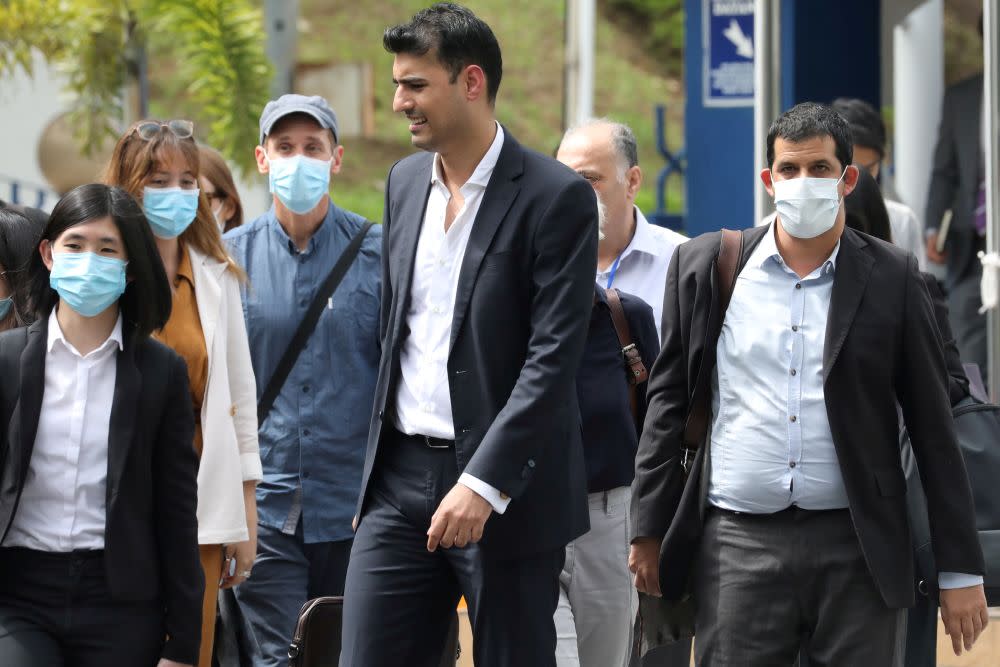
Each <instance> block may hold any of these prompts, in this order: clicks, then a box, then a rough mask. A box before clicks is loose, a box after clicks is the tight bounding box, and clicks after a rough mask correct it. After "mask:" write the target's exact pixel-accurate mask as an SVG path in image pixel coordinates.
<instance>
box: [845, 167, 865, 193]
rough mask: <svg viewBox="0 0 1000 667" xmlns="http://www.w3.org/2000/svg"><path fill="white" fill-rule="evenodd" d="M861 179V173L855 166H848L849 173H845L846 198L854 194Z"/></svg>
mask: <svg viewBox="0 0 1000 667" xmlns="http://www.w3.org/2000/svg"><path fill="white" fill-rule="evenodd" d="M860 177H861V172H859V171H858V168H857V167H855V166H854V165H853V164H852V165H848V167H847V171H845V172H844V196H845V197H846V196H847V195H849V194H851V193H852V192H854V188H855V187H857V185H858V178H860Z"/></svg>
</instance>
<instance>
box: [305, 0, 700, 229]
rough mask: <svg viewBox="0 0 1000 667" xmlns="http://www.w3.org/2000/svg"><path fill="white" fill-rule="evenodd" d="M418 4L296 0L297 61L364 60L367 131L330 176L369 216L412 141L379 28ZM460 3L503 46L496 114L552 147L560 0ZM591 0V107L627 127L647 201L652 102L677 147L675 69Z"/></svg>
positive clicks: (655, 166)
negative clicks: (664, 115) (368, 77)
mask: <svg viewBox="0 0 1000 667" xmlns="http://www.w3.org/2000/svg"><path fill="white" fill-rule="evenodd" d="M662 1H663V2H665V3H666V4H667V5H675V4H677V3H676V2H675V1H674V0H662ZM427 4H428V3H427V2H425V1H422V0H417V1H414V0H366V1H365V2H356V3H348V2H331V1H330V0H300V14H301V17H302V20H301V21H300V25H299V28H300V37H299V61H300V63H302V64H305V65H318V64H325V63H348V62H370V63H371V64H372V68H373V71H374V78H375V82H374V83H375V85H374V93H375V136H374V137H373V138H371V139H345V141H344V144H345V158H344V160H345V163H344V169H343V171H342V172H341V174H340V175H338V176H337V177H336V179H335V180H334V183H333V195H334V199H335V200H336V201H337V202H338V203H339V204H340V205H341V206H345V207H347V208H352V209H354V210H356V211H358V212H359V213H361V214H363V215H366V216H368V217H370V218H373V219H376V220H377V219H380V218H381V212H382V201H383V199H382V197H383V186H384V181H383V179H384V177H385V174H386V172H387V170H388V168H389V167H390V166H391V165H392V163H393V162H394V161H395V160H397V159H399V158H400V157H402V156H404V155H406V154H407V153H409V152H410V151H411V150H412V149H411V147H410V144H409V137H408V133H407V129H406V123H405V121H404V120H403V119H402V118H400V117H399V116H398V115H397V114H394V113H393V112H392V95H393V86H392V73H391V72H392V56H391V55H390V54H387V53H386V52H385V51H384V50H383V49H382V32H383V30H384V29H385V27H386V26H387V25H392V24H395V23H399V22H402V21H405V20H407V19H408V18H409V17H410V16H411V15H412V14H413V13H414V12H416V11H417V10H419V9H420V8H422V7H425V6H427ZM466 4H467V5H468V6H469V7H470V8H471V9H472V10H473V11H475V12H476V13H477V14H478V15H479V16H481V17H482V18H483V19H484V20H486V21H487V22H488V23H489V24H490V26H491V27H492V28H493V30H494V32H495V33H496V35H497V39H498V40H499V41H500V46H501V48H502V50H503V57H504V73H503V81H502V83H501V86H500V94H499V97H498V103H497V115H498V117H499V119H500V121H501V122H502V123H504V125H505V126H507V127H508V128H509V129H510V130H511V132H512V133H513V134H515V135H516V136H517V138H518V139H519V140H520V141H521V142H522V143H523V144H525V145H527V146H530V147H532V148H534V149H536V150H539V151H542V152H545V153H552V152H553V151H554V150H555V148H556V146H557V145H558V143H559V139H560V136H561V131H562V104H563V70H562V67H563V61H564V54H563V41H564V29H563V14H564V11H565V5H564V2H563V1H562V0H469V1H468V2H467V3H466ZM598 4H599V8H600V11H599V24H598V26H597V62H596V70H597V76H596V95H595V112H596V114H597V115H602V116H604V115H606V116H610V117H613V118H615V119H616V120H620V121H623V122H626V123H628V124H629V125H631V126H632V127H633V129H634V130H635V132H636V135H637V137H638V140H639V150H640V162H641V164H642V166H643V168H644V172H645V174H646V184H645V185H644V187H643V190H642V192H641V193H640V201H639V204H640V206H641V207H642V208H643V209H644V210H648V211H652V210H653V208H654V201H655V199H654V197H655V195H654V192H653V188H654V185H655V179H656V174H657V172H658V171H659V169H660V168H661V167H662V165H663V160H662V158H660V156H659V155H658V154H657V152H656V142H655V138H654V135H653V131H654V116H653V109H654V107H655V105H657V104H664V105H666V106H667V110H668V118H669V120H668V129H669V137H670V141H669V144H670V146H671V148H673V149H676V148H677V147H678V146H679V145H680V143H681V141H682V136H683V133H682V127H683V126H682V112H683V88H682V86H681V84H680V82H679V81H677V80H676V79H675V78H672V77H671V76H670V73H671V72H677V71H679V63H677V62H673V63H663V62H660V61H658V60H656V59H654V58H653V57H651V56H650V55H648V54H647V51H646V49H647V48H648V45H649V43H650V42H649V41H648V37H649V36H648V35H647V34H635V31H634V29H633V30H631V31H629V30H628V29H627V26H628V23H627V22H626V21H623V20H622V16H621V15H620V13H616V10H617V9H620V6H621V4H622V2H621V0H607V2H600V1H599V3H598ZM646 4H647V5H648V4H649V3H648V2H646ZM609 14H614V16H615V20H614V21H611V20H608V18H607V16H608V15H609ZM657 43H658V44H659V47H658V48H657V49H656V50H655V51H654V52H655V53H661V54H662V53H664V51H663V50H662V49H663V42H662V37H661V38H660V41H659V42H657ZM680 47H681V45H678V46H677V48H678V49H680ZM678 53H679V51H678ZM300 92H308V91H300ZM680 190H681V188H680V185H679V184H678V183H674V184H672V186H671V201H672V206H673V207H678V206H680V203H679V202H680V199H681V194H680Z"/></svg>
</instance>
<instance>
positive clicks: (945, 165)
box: [924, 24, 988, 377]
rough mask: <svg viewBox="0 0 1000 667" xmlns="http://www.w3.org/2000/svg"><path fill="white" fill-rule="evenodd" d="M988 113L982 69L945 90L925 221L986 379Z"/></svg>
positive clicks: (962, 329) (958, 334)
mask: <svg viewBox="0 0 1000 667" xmlns="http://www.w3.org/2000/svg"><path fill="white" fill-rule="evenodd" d="M981 25H982V24H980V26H981ZM983 117H984V112H983V75H982V74H981V73H980V74H977V75H976V76H973V77H970V78H968V79H965V80H964V81H960V82H958V83H956V84H954V85H952V86H950V87H949V88H948V90H947V91H945V95H944V104H943V105H942V108H941V126H940V128H939V130H938V141H937V147H936V148H935V150H934V165H933V171H932V172H931V181H930V187H929V189H928V192H927V211H926V216H925V218H924V219H925V221H926V223H925V224H926V228H927V231H926V235H927V258H928V259H929V260H930V261H932V262H935V263H936V264H946V265H947V267H948V273H947V277H946V280H945V288H946V289H947V292H948V307H949V311H950V313H951V323H952V328H953V329H954V332H955V338H956V340H957V342H958V350H959V352H960V353H961V355H962V359H963V361H967V362H970V363H976V364H978V365H979V369H980V371H982V373H983V374H984V377H985V375H986V372H987V370H988V368H987V357H986V347H987V344H986V338H987V337H986V315H985V314H982V313H980V312H979V308H980V306H982V304H983V302H982V297H981V295H980V281H981V279H982V276H983V266H982V264H981V263H980V261H979V258H978V256H977V254H978V252H979V251H980V250H983V249H985V246H986V166H985V161H984V153H983V151H984V148H985V143H984V139H983ZM949 209H950V210H951V223H950V225H949V226H948V230H947V235H946V240H945V243H944V251H943V252H942V251H939V250H938V241H939V234H940V227H941V219H942V217H943V216H944V214H945V211H948V210H949Z"/></svg>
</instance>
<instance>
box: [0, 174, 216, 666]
mask: <svg viewBox="0 0 1000 667" xmlns="http://www.w3.org/2000/svg"><path fill="white" fill-rule="evenodd" d="M29 271H30V285H29V294H30V298H29V301H30V303H31V305H32V307H33V309H34V311H35V314H36V316H37V321H36V322H35V323H34V324H32V325H31V326H30V327H26V328H25V327H22V328H19V329H14V330H11V331H8V332H5V333H3V334H0V377H2V378H3V381H2V382H0V664H2V665H4V666H5V667H43V666H44V667H98V666H100V667H109V666H119V665H121V666H122V667H125V666H128V667H132V666H133V665H134V666H148V667H154V666H157V667H184V666H190V665H193V664H194V663H195V661H196V659H197V655H198V644H199V640H200V620H201V619H200V616H201V614H200V612H201V596H202V590H203V585H204V582H203V579H202V574H201V567H200V565H199V561H198V537H197V532H198V526H197V519H196V516H195V504H196V502H197V491H196V476H197V467H198V463H197V459H196V456H195V452H194V450H193V448H192V447H191V438H192V434H193V431H194V415H193V414H192V411H191V400H190V397H189V395H188V382H187V371H186V368H185V366H184V362H183V361H182V360H181V359H180V357H178V356H177V355H176V354H175V353H174V352H172V351H171V350H169V349H168V348H167V347H165V346H163V345H161V344H159V343H157V342H155V341H153V340H151V339H150V338H149V335H150V333H151V332H152V331H154V330H156V329H158V328H160V327H162V326H163V323H164V322H165V321H166V320H167V318H168V316H169V313H170V287H169V285H168V284H167V280H166V276H165V274H164V270H163V266H162V264H161V262H160V259H159V255H158V253H157V251H156V246H155V244H154V241H153V238H152V235H151V233H150V231H149V226H148V225H147V224H146V220H145V218H144V216H143V214H142V210H141V209H140V208H139V206H138V204H136V202H135V201H134V200H133V199H132V198H131V197H130V196H129V195H128V194H127V193H125V192H124V191H123V190H121V189H119V188H115V187H109V186H106V185H97V184H94V185H85V186H82V187H79V188H77V189H75V190H73V191H72V192H70V193H69V194H67V195H66V196H65V197H63V199H61V200H60V201H59V203H58V204H57V205H56V207H55V209H54V210H53V211H52V216H51V219H50V221H49V224H48V225H47V226H46V228H45V231H44V232H43V234H42V240H41V242H40V243H39V248H38V252H37V253H36V254H35V256H34V257H33V258H32V263H31V265H30V269H29Z"/></svg>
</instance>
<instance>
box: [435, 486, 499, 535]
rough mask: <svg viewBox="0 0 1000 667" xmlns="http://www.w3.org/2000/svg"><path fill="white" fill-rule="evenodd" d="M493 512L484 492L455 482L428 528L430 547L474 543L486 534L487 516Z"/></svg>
mask: <svg viewBox="0 0 1000 667" xmlns="http://www.w3.org/2000/svg"><path fill="white" fill-rule="evenodd" d="M492 513H493V506H492V505H490V503H489V502H488V501H487V500H486V499H485V498H483V497H482V496H481V495H479V494H478V493H476V492H475V491H473V490H472V489H470V488H469V487H467V486H465V485H464V484H456V485H455V486H454V487H452V489H451V491H449V492H448V495H446V496H445V497H444V499H443V500H442V501H441V504H440V505H438V508H437V511H436V512H434V516H432V517H431V527H430V528H428V529H427V550H428V551H435V550H436V549H437V548H438V545H440V546H441V548H443V549H450V548H451V547H453V546H455V547H459V548H461V547H464V546H465V545H467V544H475V543H476V542H478V541H479V540H480V539H482V537H483V528H484V527H485V526H486V520H487V519H489V518H490V514H492Z"/></svg>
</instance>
